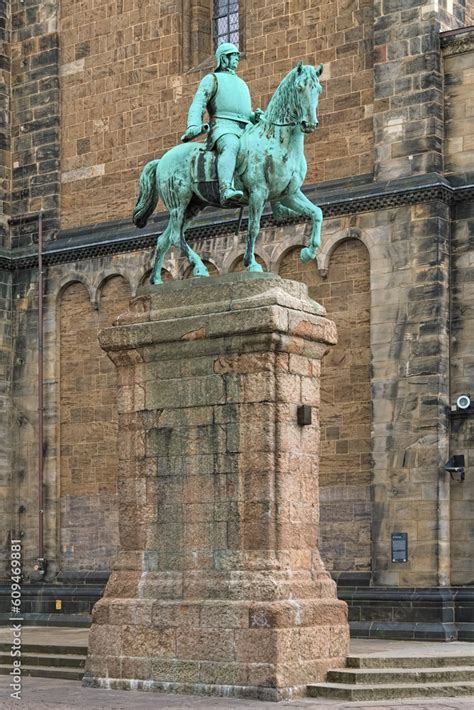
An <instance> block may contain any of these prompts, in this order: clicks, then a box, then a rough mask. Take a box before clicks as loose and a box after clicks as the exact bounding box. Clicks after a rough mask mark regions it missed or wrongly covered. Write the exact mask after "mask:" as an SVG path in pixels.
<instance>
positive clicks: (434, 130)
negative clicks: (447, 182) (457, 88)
mask: <svg viewBox="0 0 474 710" xmlns="http://www.w3.org/2000/svg"><path fill="white" fill-rule="evenodd" d="M440 5H441V10H440V12H439V13H436V12H434V4H433V3H431V2H428V1H427V0H410V2H407V0H376V2H375V3H374V9H375V25H374V45H375V48H374V61H375V64H374V91H375V96H374V133H375V175H376V177H377V178H379V179H383V180H386V179H392V178H398V177H402V176H404V175H420V174H423V173H429V172H441V171H442V169H443V151H442V147H443V146H442V141H443V77H442V68H441V63H440V51H439V31H440V29H451V28H455V27H458V26H459V24H460V20H459V18H458V14H459V13H458V12H457V10H458V8H457V4H456V8H455V9H456V14H451V13H447V12H446V11H445V10H444V9H443V6H442V3H440Z"/></svg>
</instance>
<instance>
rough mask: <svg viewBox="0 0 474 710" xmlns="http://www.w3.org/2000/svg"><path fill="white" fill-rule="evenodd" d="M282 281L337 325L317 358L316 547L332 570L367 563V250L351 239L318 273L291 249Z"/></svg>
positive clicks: (283, 263) (369, 424) (353, 568)
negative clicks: (295, 285)
mask: <svg viewBox="0 0 474 710" xmlns="http://www.w3.org/2000/svg"><path fill="white" fill-rule="evenodd" d="M279 274H280V276H282V277H283V278H288V279H295V280H297V281H304V283H306V284H307V285H308V287H309V294H310V296H311V297H312V298H314V300H316V301H318V302H319V303H321V304H322V305H323V306H325V308H326V309H327V311H328V315H329V317H330V318H332V319H333V320H334V321H335V322H336V324H337V330H338V342H337V345H336V346H335V347H333V348H331V350H330V352H329V353H328V354H327V355H326V357H325V358H324V359H323V361H322V365H321V367H322V371H321V412H320V426H321V463H320V474H319V475H320V479H319V485H320V501H321V525H320V532H319V534H320V550H321V555H322V556H323V559H324V562H325V564H326V567H327V568H328V569H329V570H331V572H333V573H336V574H337V573H340V572H346V571H349V570H350V571H352V572H361V571H365V572H369V571H370V568H371V527H372V526H371V502H370V496H371V484H372V463H371V451H372V445H371V429H372V403H371V361H370V360H371V356H370V264H369V253H368V251H367V248H366V247H365V245H364V244H363V243H362V242H361V241H359V240H358V239H348V240H345V241H342V242H341V243H340V244H339V246H338V247H337V248H336V249H335V250H334V252H333V253H332V255H331V259H330V262H329V269H328V272H327V274H326V276H325V277H323V276H321V274H320V272H319V271H318V269H317V268H315V265H314V264H303V263H302V262H301V260H300V258H299V250H298V249H297V248H293V249H292V250H290V251H289V252H287V253H286V254H285V255H284V256H283V258H282V259H281V262H280V269H279Z"/></svg>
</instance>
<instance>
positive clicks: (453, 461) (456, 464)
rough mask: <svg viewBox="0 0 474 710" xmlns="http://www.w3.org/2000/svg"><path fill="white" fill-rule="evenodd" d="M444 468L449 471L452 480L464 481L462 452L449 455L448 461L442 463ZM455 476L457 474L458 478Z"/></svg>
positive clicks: (464, 472) (464, 471) (464, 470)
mask: <svg viewBox="0 0 474 710" xmlns="http://www.w3.org/2000/svg"><path fill="white" fill-rule="evenodd" d="M444 470H445V471H447V472H448V473H449V475H450V476H451V478H452V479H453V481H464V478H465V474H466V469H465V464H464V454H456V455H455V456H451V458H450V459H449V461H448V462H447V463H445V464H444ZM455 476H459V478H455Z"/></svg>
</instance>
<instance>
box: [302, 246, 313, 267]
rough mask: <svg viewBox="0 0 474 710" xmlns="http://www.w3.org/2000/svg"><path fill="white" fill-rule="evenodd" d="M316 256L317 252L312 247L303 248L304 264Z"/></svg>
mask: <svg viewBox="0 0 474 710" xmlns="http://www.w3.org/2000/svg"><path fill="white" fill-rule="evenodd" d="M315 257H316V252H315V251H313V250H312V249H310V248H309V247H305V248H304V249H302V250H301V253H300V259H301V261H302V262H303V264H307V263H308V261H312V260H313V259H314V258H315Z"/></svg>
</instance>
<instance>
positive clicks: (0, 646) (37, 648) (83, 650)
mask: <svg viewBox="0 0 474 710" xmlns="http://www.w3.org/2000/svg"><path fill="white" fill-rule="evenodd" d="M11 647H12V645H11V643H5V642H2V643H0V653H8V654H10V651H11ZM21 651H22V653H45V652H47V653H48V654H54V655H57V656H69V655H70V654H72V655H74V656H84V657H85V656H87V646H68V645H66V644H65V645H63V646H57V645H51V644H49V643H48V644H47V645H45V644H40V643H22V644H21Z"/></svg>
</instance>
